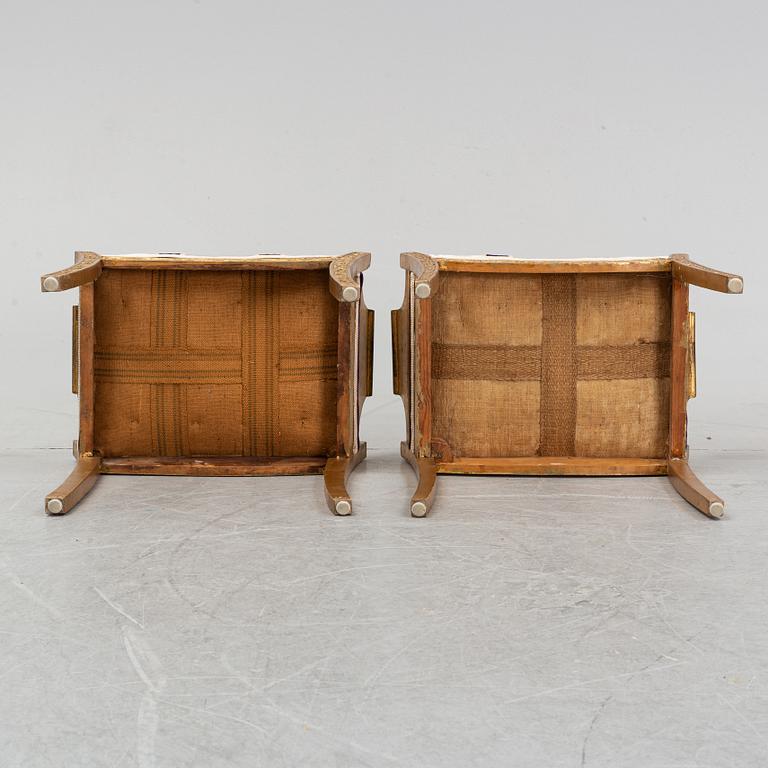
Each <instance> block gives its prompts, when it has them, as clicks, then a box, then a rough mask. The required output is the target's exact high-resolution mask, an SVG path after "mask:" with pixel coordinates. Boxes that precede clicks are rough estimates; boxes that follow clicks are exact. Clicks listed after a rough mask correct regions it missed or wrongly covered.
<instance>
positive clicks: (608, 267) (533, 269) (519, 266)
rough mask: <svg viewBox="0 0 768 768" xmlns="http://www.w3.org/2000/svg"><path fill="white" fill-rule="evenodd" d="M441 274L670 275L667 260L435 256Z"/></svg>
mask: <svg viewBox="0 0 768 768" xmlns="http://www.w3.org/2000/svg"><path fill="white" fill-rule="evenodd" d="M432 258H433V259H434V261H436V262H437V264H438V269H439V270H440V271H441V272H493V273H495V274H510V273H518V274H537V275H547V274H560V273H565V274H569V273H576V274H587V273H602V272H614V273H615V272H669V271H670V269H671V263H670V260H669V259H668V258H657V259H635V260H630V261H535V260H523V259H488V260H482V259H471V258H467V259H462V258H441V257H440V256H433V257H432Z"/></svg>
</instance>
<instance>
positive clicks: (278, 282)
mask: <svg viewBox="0 0 768 768" xmlns="http://www.w3.org/2000/svg"><path fill="white" fill-rule="evenodd" d="M370 259H371V257H370V254H369V253H349V254H346V255H344V256H336V257H333V256H295V257H288V256H272V255H267V256H250V257H245V258H202V257H193V256H182V255H179V254H157V255H126V256H101V255H99V254H96V253H77V254H75V265H74V266H72V267H69V268H68V269H64V270H62V271H60V272H54V273H52V274H49V275H44V276H43V277H42V279H41V282H42V289H43V291H64V290H67V289H69V288H74V287H76V286H79V288H80V304H79V306H78V307H74V313H73V357H72V360H73V366H72V367H73V370H72V385H73V391H74V392H75V393H77V394H78V395H79V398H80V435H79V439H78V440H77V442H76V443H75V457H76V459H77V465H76V466H75V469H74V470H73V471H72V473H71V474H70V476H69V477H68V478H67V479H66V480H65V481H64V483H63V484H62V485H61V486H59V487H58V488H57V489H56V490H55V491H52V492H51V493H49V494H48V496H46V498H45V509H46V511H47V512H48V513H49V514H52V515H60V514H64V513H66V512H68V511H69V510H70V509H72V507H73V506H74V505H75V504H77V502H78V501H80V499H82V498H83V496H85V494H86V493H88V491H89V490H90V489H91V488H92V487H93V485H94V483H95V482H96V479H97V477H98V475H99V474H100V473H101V474H131V475H194V476H219V475H222V476H224V475H226V476H242V475H248V476H251V475H304V474H320V473H324V475H325V496H326V500H327V502H328V505H329V507H330V509H331V510H333V512H334V513H336V514H339V515H348V514H350V513H351V511H352V501H351V499H350V498H349V494H348V493H347V490H346V487H345V481H346V478H347V476H348V475H349V473H350V472H351V471H352V469H354V467H355V466H356V465H357V463H358V462H360V461H361V460H362V459H363V458H364V457H365V448H366V447H365V443H360V442H359V439H358V420H359V416H360V413H361V410H362V406H363V401H364V400H365V398H366V397H367V396H368V395H370V394H371V387H372V376H371V373H372V371H371V368H372V362H373V312H372V311H371V310H369V309H367V308H366V306H365V303H364V302H363V296H362V274H361V273H362V271H363V270H364V269H367V267H368V265H369V264H370ZM329 288H330V290H329Z"/></svg>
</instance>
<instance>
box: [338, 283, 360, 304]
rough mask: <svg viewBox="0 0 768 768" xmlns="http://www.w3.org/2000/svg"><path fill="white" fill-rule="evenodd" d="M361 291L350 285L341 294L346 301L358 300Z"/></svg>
mask: <svg viewBox="0 0 768 768" xmlns="http://www.w3.org/2000/svg"><path fill="white" fill-rule="evenodd" d="M359 295H360V294H359V292H358V290H357V288H355V287H353V286H351V285H348V286H347V287H346V288H345V289H344V290H343V291H342V292H341V296H342V298H343V299H344V301H357V297H358V296H359Z"/></svg>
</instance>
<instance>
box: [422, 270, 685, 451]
mask: <svg viewBox="0 0 768 768" xmlns="http://www.w3.org/2000/svg"><path fill="white" fill-rule="evenodd" d="M670 296H671V279H670V276H669V274H665V273H649V274H632V275H613V274H608V275H603V274H598V275H573V274H570V275H569V274H566V275H557V274H555V275H515V274H500V275H495V274H480V275H475V274H463V273H447V274H445V275H443V276H441V281H440V288H439V290H438V291H437V293H436V295H435V297H434V299H433V303H432V313H433V320H432V333H433V342H432V398H433V399H432V408H433V411H432V413H433V424H432V437H433V439H434V440H435V442H436V444H438V445H443V444H444V445H445V446H447V447H448V448H449V449H450V452H451V453H452V455H453V456H476V457H502V456H509V457H520V456H585V457H608V456H626V457H648V458H656V457H666V455H667V448H668V432H669V350H670V345H669V338H670Z"/></svg>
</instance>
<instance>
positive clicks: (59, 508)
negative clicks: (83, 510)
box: [45, 499, 64, 515]
mask: <svg viewBox="0 0 768 768" xmlns="http://www.w3.org/2000/svg"><path fill="white" fill-rule="evenodd" d="M63 510H64V505H63V504H62V503H61V499H48V501H47V502H46V504H45V511H46V512H47V513H48V514H49V515H60V514H61V513H62V512H63Z"/></svg>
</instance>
